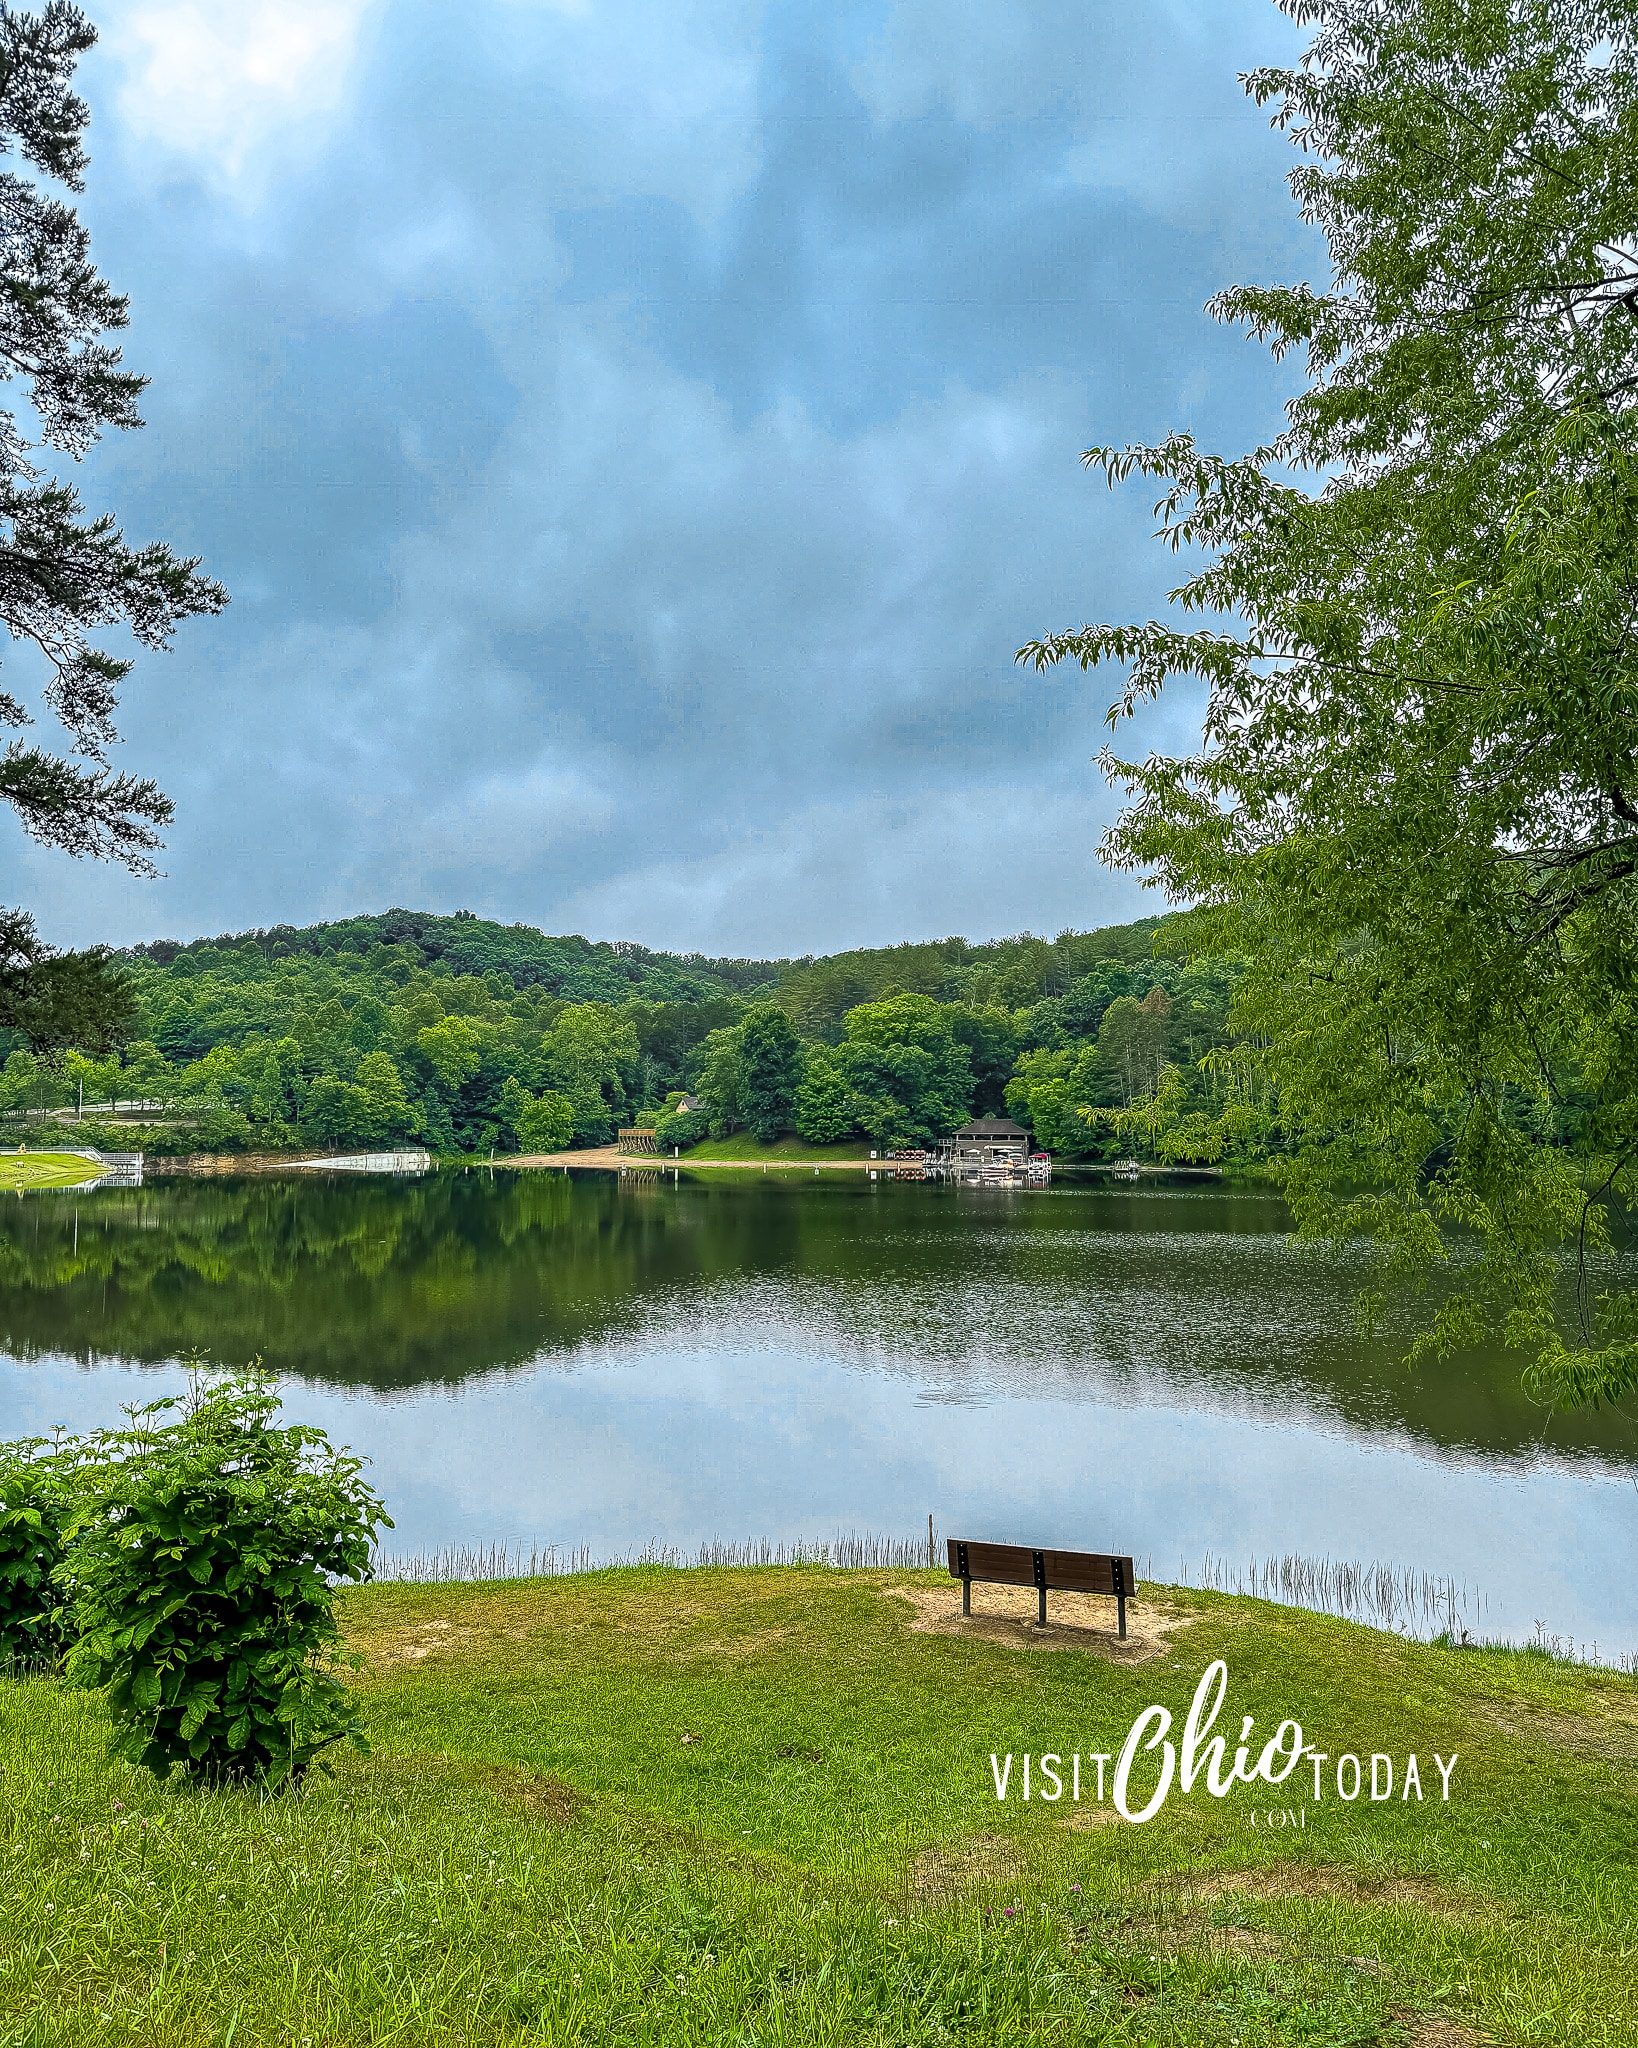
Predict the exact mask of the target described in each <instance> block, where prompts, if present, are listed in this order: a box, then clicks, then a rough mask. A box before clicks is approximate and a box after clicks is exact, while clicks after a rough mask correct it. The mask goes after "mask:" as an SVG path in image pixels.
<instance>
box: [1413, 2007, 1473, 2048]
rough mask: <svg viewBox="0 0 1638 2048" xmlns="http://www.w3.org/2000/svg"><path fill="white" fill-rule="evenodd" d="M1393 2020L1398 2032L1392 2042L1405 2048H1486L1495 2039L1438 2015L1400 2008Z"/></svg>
mask: <svg viewBox="0 0 1638 2048" xmlns="http://www.w3.org/2000/svg"><path fill="white" fill-rule="evenodd" d="M1393 2017H1394V2024H1395V2025H1396V2026H1397V2027H1398V2029H1399V2032H1398V2034H1397V2035H1396V2037H1395V2038H1396V2039H1397V2040H1399V2041H1401V2042H1402V2043H1403V2044H1404V2048H1485V2044H1486V2043H1487V2042H1490V2041H1493V2040H1494V2039H1495V2036H1494V2035H1493V2034H1476V2033H1475V2032H1474V2031H1473V2029H1472V2028H1471V2027H1469V2026H1465V2025H1464V2024H1463V2023H1462V2021H1460V2020H1453V2019H1449V2018H1447V2017H1446V2015H1445V2014H1444V2013H1441V2012H1412V2011H1411V2010H1410V2009H1409V2008H1408V2007H1401V2008H1400V2009H1399V2011H1397V2012H1396V2013H1395V2014H1394V2016H1393Z"/></svg>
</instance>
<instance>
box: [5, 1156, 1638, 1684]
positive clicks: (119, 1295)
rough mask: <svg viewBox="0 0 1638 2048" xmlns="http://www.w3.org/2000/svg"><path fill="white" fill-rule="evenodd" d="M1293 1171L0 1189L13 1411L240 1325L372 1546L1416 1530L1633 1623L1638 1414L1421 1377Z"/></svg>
mask: <svg viewBox="0 0 1638 2048" xmlns="http://www.w3.org/2000/svg"><path fill="white" fill-rule="evenodd" d="M1286 1227H1287V1224H1286V1217H1285V1213H1284V1211H1283V1208H1282V1207H1281V1205H1280V1204H1279V1203H1278V1201H1277V1200H1275V1199H1273V1198H1272V1197H1268V1196H1265V1195H1262V1194H1258V1193H1241V1192H1225V1191H1221V1190H1218V1189H1209V1190H1208V1189H1203V1188H1189V1189H1178V1190H1169V1189H1149V1188H1145V1189H1143V1190H1141V1191H1140V1190H1137V1189H1132V1190H1127V1189H1124V1188H1123V1189H1120V1190H1115V1189H1111V1188H1109V1187H1107V1186H1097V1185H1090V1186H1076V1185H1068V1184H1062V1185H1058V1186H1054V1187H1053V1188H1051V1189H1050V1190H1046V1191H1040V1192H1025V1191H1003V1190H993V1191H979V1190H968V1189H963V1190H956V1189H952V1188H945V1187H938V1186H916V1185H896V1184H894V1183H891V1182H884V1181H878V1182H870V1181H868V1180H866V1179H865V1178H864V1177H863V1176H862V1175H861V1176H857V1177H855V1176H846V1175H841V1174H826V1175H825V1176H824V1178H823V1179H822V1180H815V1179H801V1178H795V1179H783V1180H782V1179H777V1178H775V1177H774V1176H769V1177H767V1178H766V1179H763V1178H761V1177H760V1176H758V1177H755V1178H741V1177H738V1176H735V1177H732V1178H728V1177H724V1176H719V1175H710V1176H708V1175H705V1174H701V1175H699V1176H697V1177H696V1178H694V1179H690V1178H689V1177H688V1176H687V1175H686V1174H684V1175H683V1176H682V1177H681V1179H680V1180H678V1181H676V1182H673V1181H672V1180H671V1179H670V1178H669V1177H666V1178H664V1179H658V1180H648V1181H646V1182H645V1181H639V1180H637V1179H635V1178H629V1177H628V1178H627V1179H624V1180H618V1179H616V1178H614V1177H613V1176H610V1175H607V1174H591V1173H587V1174H576V1175H572V1176H570V1175H562V1174H505V1173H499V1174H496V1175H493V1176H491V1175H490V1174H489V1173H487V1172H484V1171H479V1170H473V1171H468V1172H464V1173H462V1172H456V1173H453V1174H444V1175H439V1176H435V1177H433V1178H430V1179H427V1180H424V1181H416V1182H411V1183H408V1184H397V1185H395V1184H390V1183H386V1182H382V1181H369V1182H357V1181H348V1180H340V1179H339V1178H338V1179H337V1180H335V1181H321V1182H314V1181H310V1180H305V1179H304V1180H293V1181H282V1180H270V1179H254V1180H252V1179H244V1180H230V1181H204V1182H183V1183H160V1184H158V1185H150V1186H149V1187H146V1188H143V1189H141V1190H131V1191H122V1190H105V1191H101V1192H98V1193H96V1194H93V1195H86V1196H71V1195H39V1196H34V1197H30V1198H29V1199H27V1200H24V1201H10V1202H6V1203H4V1204H0V1429H3V1431H4V1433H5V1434H7V1435H20V1434H25V1433H33V1432H36V1431H43V1430H45V1429H47V1428H49V1427H50V1426H51V1425H52V1424H54V1423H65V1424H67V1425H68V1426H69V1427H70V1428H76V1429H77V1428H82V1427H86V1426H89V1425H91V1424H95V1423H102V1422H109V1421H114V1420H117V1418H118V1414H119V1410H120V1408H121V1406H122V1405H123V1404H125V1403H128V1402H131V1401H134V1400H140V1399H147V1398H152V1397H153V1396H154V1395H156V1394H158V1393H161V1392H168V1391H171V1390H172V1389H174V1388H175V1387H176V1386H178V1385H179V1384H180V1383H181V1380H182V1373H181V1370H180V1368H179V1367H178V1365H177V1360H178V1359H179V1358H181V1357H185V1356H186V1355H188V1354H189V1353H190V1352H193V1351H195V1350H197V1351H200V1352H202V1353H205V1354H207V1355H208V1356H210V1357H211V1358H214V1359H217V1360H221V1361H225V1362H230V1363H231V1362H237V1361H241V1360H244V1359H246V1358H249V1357H252V1356H255V1355H260V1356H261V1357H262V1359H263V1360H264V1361H265V1362H266V1364H267V1365H268V1366H269V1367H271V1368H272V1369H273V1370H275V1371H276V1372H277V1373H278V1374H279V1376H280V1378H281V1380H282V1381H283V1382H284V1384H285V1388H286V1400H287V1409H288V1411H289V1412H290V1413H291V1414H292V1415H299V1416H301V1417H303V1418H304V1419H309V1420H314V1421H319V1422H322V1423H323V1424H324V1426H325V1427H326V1428H328V1429H329V1430H330V1431H331V1433H332V1435H334V1436H336V1437H337V1438H339V1439H343V1440H345V1441H347V1442H350V1443H351V1444H353V1445H354V1446H355V1447H356V1448H357V1449H359V1450H361V1451H363V1452H364V1453H366V1454H367V1455H368V1456H369V1457H370V1458H371V1459H372V1460H373V1475H372V1476H373V1479H374V1482H375V1484H376V1485H377V1486H378V1487H379V1488H380V1490H381V1491H382V1492H383V1493H384V1494H385V1495H386V1498H387V1501H388V1505H389V1508H390V1511H391V1512H392V1514H393V1516H394V1518H395V1520H396V1523H397V1528H396V1531H395V1532H394V1533H393V1535H392V1536H391V1537H390V1538H389V1547H391V1548H392V1549H395V1550H399V1551H432V1550H436V1549H438V1548H440V1547H442V1546H444V1545H446V1544H451V1543H461V1542H481V1541H490V1540H497V1539H498V1540H505V1541H509V1542H516V1543H521V1544H522V1545H524V1546H525V1547H527V1546H530V1545H536V1544H554V1543H555V1544H557V1545H559V1546H562V1547H564V1548H571V1547H574V1546H578V1545H583V1544H584V1545H590V1546H591V1548H592V1550H593V1551H594V1552H595V1553H596V1554H598V1555H610V1554H615V1553H619V1552H623V1551H626V1550H629V1549H632V1548H636V1547H638V1546H641V1545H643V1544H644V1543H647V1542H650V1541H659V1542H668V1543H673V1544H676V1545H678V1546H680V1547H682V1548H683V1549H685V1550H686V1549H689V1548H691V1547H693V1546H695V1545H697V1544H698V1543H700V1542H701V1541H705V1540H709V1539H715V1538H725V1539H734V1538H753V1537H771V1538H787V1539H788V1538H795V1537H810V1538H811V1537H826V1536H831V1535H834V1534H836V1533H838V1532H841V1531H846V1530H862V1531H870V1532H880V1533H886V1534H892V1535H904V1536H909V1535H911V1534H913V1533H914V1532H915V1531H916V1530H917V1529H918V1528H919V1529H921V1530H923V1531H925V1528H926V1519H927V1515H928V1513H929V1512H931V1513H933V1514H934V1515H935V1516H936V1518H937V1523H938V1528H939V1531H940V1533H941V1536H942V1535H943V1534H946V1533H947V1534H951V1535H956V1534H965V1535H972V1536H984V1537H993V1538H997V1539H1002V1540H1012V1541H1029V1542H1036V1543H1041V1542H1045V1543H1050V1544H1057V1545H1065V1546H1084V1547H1087V1548H1096V1549H1117V1548H1118V1549H1123V1550H1129V1551H1131V1552H1132V1553H1133V1554H1134V1555H1135V1556H1137V1557H1138V1558H1139V1560H1140V1564H1139V1569H1140V1571H1141V1570H1142V1569H1143V1561H1144V1560H1148V1561H1149V1562H1150V1563H1151V1564H1152V1568H1153V1571H1154V1573H1155V1575H1156V1576H1159V1577H1173V1576H1178V1575H1181V1574H1183V1573H1186V1574H1187V1575H1188V1576H1190V1577H1193V1578H1196V1579H1198V1577H1199V1574H1200V1571H1201V1569H1202V1567H1203V1566H1204V1564H1205V1561H1206V1559H1207V1557H1208V1555H1212V1556H1217V1557H1221V1558H1227V1559H1229V1560H1231V1561H1239V1560H1244V1559H1247V1558H1250V1557H1253V1556H1257V1557H1268V1556H1271V1555H1279V1554H1281V1553H1287V1552H1297V1553H1303V1554H1307V1555H1312V1556H1329V1557H1331V1558H1336V1559H1346V1560H1359V1561H1373V1560H1382V1561H1385V1562H1388V1563H1393V1564H1400V1565H1407V1566H1411V1567H1413V1568H1415V1569H1416V1570H1418V1571H1428V1572H1433V1573H1440V1574H1449V1575H1451V1576H1453V1577H1454V1578H1455V1579H1457V1580H1458V1581H1462V1582H1464V1583H1465V1584H1466V1585H1467V1587H1468V1588H1469V1590H1470V1600H1469V1610H1468V1612H1469V1619H1470V1621H1471V1622H1475V1623H1476V1624H1477V1625H1478V1627H1479V1628H1480V1629H1482V1630H1484V1631H1485V1632H1490V1633H1497V1634H1500V1633H1508V1634H1513V1635H1528V1634H1529V1633H1530V1632H1531V1630H1532V1628H1533V1627H1534V1625H1535V1624H1536V1623H1537V1622H1538V1621H1541V1622H1545V1623H1546V1625H1547V1626H1548V1627H1549V1628H1550V1629H1552V1630H1554V1631H1555V1632H1558V1633H1560V1634H1562V1635H1565V1636H1569V1637H1573V1638H1574V1639H1575V1640H1577V1641H1580V1642H1590V1641H1593V1640H1596V1641H1597V1643H1598V1644H1599V1646H1600V1651H1601V1653H1604V1654H1609V1653H1611V1652H1630V1651H1631V1650H1633V1649H1634V1648H1638V1590H1635V1589H1638V1422H1635V1419H1634V1417H1633V1416H1632V1415H1631V1414H1630V1413H1619V1412H1611V1411H1609V1410H1604V1411H1601V1412H1598V1413H1594V1414H1590V1415H1584V1416H1578V1417H1573V1418H1566V1417H1554V1416H1550V1415H1547V1414H1545V1413H1544V1412H1542V1411H1541V1410H1540V1409H1537V1408H1535V1407H1533V1406H1532V1405H1531V1404H1530V1403H1529V1402H1528V1401H1527V1400H1526V1399H1525V1398H1524V1396H1523V1394H1522V1393H1521V1391H1520V1389H1519V1385H1518V1366H1517V1362H1516V1360H1513V1359H1509V1358H1507V1357H1505V1356H1501V1355H1497V1356H1479V1357H1476V1358H1471V1359H1468V1360H1467V1361H1465V1362H1464V1363H1462V1364H1460V1365H1453V1366H1437V1367H1434V1366H1429V1367H1425V1368H1421V1369H1419V1370H1416V1371H1411V1370H1408V1369H1407V1368H1406V1367H1405V1366H1404V1365H1403V1364H1402V1363H1401V1357H1402V1351H1403V1327H1401V1328H1400V1329H1399V1330H1395V1329H1393V1328H1389V1329H1388V1330H1386V1331H1384V1332H1383V1333H1382V1335H1381V1337H1380V1338H1378V1339H1374V1340H1371V1341H1363V1340H1361V1339H1360V1338H1359V1337H1358V1335H1357V1334H1356V1333H1355V1331H1354V1327H1353V1322H1352V1314H1351V1308H1350V1299H1351V1293H1352V1290H1353V1288H1354V1286H1355V1285H1356V1284H1357V1281H1358V1278H1359V1275H1358V1272H1357V1271H1356V1270H1351V1269H1350V1268H1349V1266H1348V1265H1347V1263H1346V1262H1340V1263H1339V1261H1338V1260H1337V1259H1335V1258H1334V1257H1331V1256H1329V1255H1318V1254H1315V1253H1313V1252H1311V1251H1306V1250H1304V1251H1299V1250H1297V1249H1296V1248H1295V1247H1293V1246H1292V1245H1291V1244H1290V1242H1289V1241H1288V1239H1287V1237H1286V1235H1285V1231H1286Z"/></svg>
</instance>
